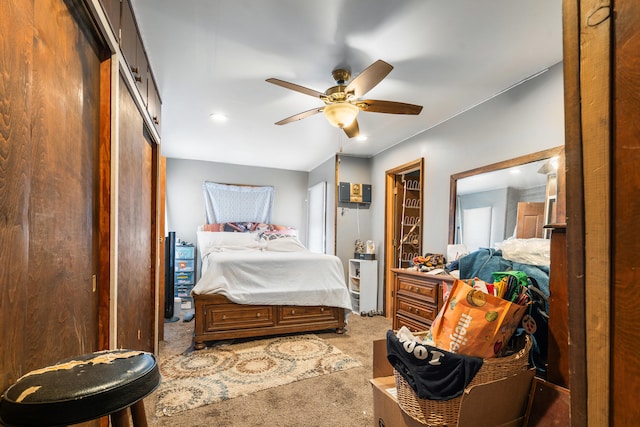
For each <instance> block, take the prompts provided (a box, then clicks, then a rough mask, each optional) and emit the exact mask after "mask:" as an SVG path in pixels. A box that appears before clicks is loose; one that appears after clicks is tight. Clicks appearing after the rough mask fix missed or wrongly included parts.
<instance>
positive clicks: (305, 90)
mask: <svg viewBox="0 0 640 427" xmlns="http://www.w3.org/2000/svg"><path fill="white" fill-rule="evenodd" d="M266 81H268V82H269V83H273V84H274V85H277V86H282V87H284V88H286V89H291V90H295V91H296V92H300V93H304V94H305V95H311V96H313V97H315V98H320V97H322V96H324V93H322V92H318V91H317V90H313V89H309V88H308V87H304V86H300V85H297V84H295V83H289V82H285V81H284V80H280V79H274V78H270V79H267V80H266Z"/></svg>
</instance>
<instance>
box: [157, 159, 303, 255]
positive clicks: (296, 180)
mask: <svg viewBox="0 0 640 427" xmlns="http://www.w3.org/2000/svg"><path fill="white" fill-rule="evenodd" d="M307 179H308V173H306V172H299V171H290V170H284V169H271V168H257V167H251V166H238V165H231V164H225V163H214V162H204V161H200V160H183V159H167V202H166V208H167V231H175V232H176V237H177V238H179V239H182V240H185V241H187V242H190V243H194V244H195V243H196V230H197V228H198V226H200V225H202V224H204V223H205V212H204V196H203V193H202V183H203V182H204V181H213V182H219V183H224V184H247V185H272V186H273V187H275V201H274V203H273V215H272V222H273V223H274V224H281V225H289V226H291V227H295V228H297V229H298V235H299V236H300V240H301V241H302V242H303V243H304V242H305V239H306V212H307V211H306V197H307Z"/></svg>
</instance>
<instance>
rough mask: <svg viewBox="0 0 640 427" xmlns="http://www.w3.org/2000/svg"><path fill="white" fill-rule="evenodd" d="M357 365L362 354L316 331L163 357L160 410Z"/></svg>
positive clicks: (166, 411) (176, 410) (170, 410)
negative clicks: (343, 348) (349, 353)
mask: <svg viewBox="0 0 640 427" xmlns="http://www.w3.org/2000/svg"><path fill="white" fill-rule="evenodd" d="M358 366H362V365H361V363H360V362H359V361H358V360H356V359H354V358H351V357H349V356H347V355H345V354H344V353H342V352H341V351H340V350H338V349H337V348H335V347H333V346H332V345H331V344H329V343H328V342H326V341H324V340H322V339H320V338H318V337H317V336H316V335H313V334H306V335H297V336H286V337H277V338H272V339H265V340H259V341H254V342H251V343H250V347H247V346H246V345H239V344H231V345H222V346H219V347H214V348H209V349H204V350H197V351H192V352H190V353H188V354H180V355H176V356H173V357H171V358H169V359H167V360H165V361H164V362H162V363H160V373H161V374H162V383H161V385H160V387H159V389H158V392H157V393H158V395H157V398H158V400H157V406H156V416H159V417H160V416H171V415H174V414H177V413H179V412H182V411H186V410H188V409H193V408H197V407H200V406H203V405H208V404H211V403H215V402H219V401H222V400H227V399H231V398H234V397H237V396H242V395H247V394H250V393H254V392H256V391H260V390H265V389H268V388H272V387H276V386H280V385H285V384H289V383H292V382H294V381H299V380H303V379H305V378H312V377H317V376H320V375H324V374H330V373H332V372H338V371H344V370H347V369H351V368H355V367H358Z"/></svg>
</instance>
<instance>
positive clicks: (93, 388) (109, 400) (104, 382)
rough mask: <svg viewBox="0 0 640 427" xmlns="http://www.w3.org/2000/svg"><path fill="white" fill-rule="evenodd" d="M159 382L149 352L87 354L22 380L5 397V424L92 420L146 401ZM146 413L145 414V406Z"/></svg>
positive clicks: (0, 406) (0, 411)
mask: <svg viewBox="0 0 640 427" xmlns="http://www.w3.org/2000/svg"><path fill="white" fill-rule="evenodd" d="M160 380H161V377H160V371H159V370H158V365H157V363H156V358H155V357H154V355H153V354H151V353H147V352H143V351H135V350H107V351H99V352H96V353H91V354H84V355H82V356H77V357H73V358H70V359H67V360H63V361H61V362H58V363H56V364H55V365H52V366H48V367H46V368H42V369H37V370H34V371H31V372H29V373H27V374H26V375H24V376H22V377H21V378H20V379H18V381H17V382H16V383H15V384H13V385H12V386H11V387H9V388H8V389H7V390H6V391H5V392H4V394H3V395H2V399H1V400H0V421H2V423H4V424H6V425H7V426H15V427H30V426H34V427H35V426H38V427H44V426H63V425H69V424H77V423H81V422H84V421H89V420H93V419H96V418H100V417H103V416H106V415H110V414H113V413H117V412H119V411H122V410H124V409H126V408H128V407H130V406H132V405H134V404H136V403H137V402H139V401H140V404H142V402H141V400H142V399H143V398H144V397H145V396H147V395H149V394H150V393H151V392H152V391H153V390H155V389H156V387H158V385H159V384H160ZM142 411H143V415H144V406H143V407H142ZM112 421H113V418H112ZM134 422H135V420H134ZM144 423H145V424H146V420H145V422H144ZM134 425H135V424H134Z"/></svg>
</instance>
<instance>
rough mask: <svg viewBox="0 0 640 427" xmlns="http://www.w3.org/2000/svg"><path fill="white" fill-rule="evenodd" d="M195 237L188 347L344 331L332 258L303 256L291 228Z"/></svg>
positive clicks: (240, 227) (339, 280) (227, 227)
mask: <svg viewBox="0 0 640 427" xmlns="http://www.w3.org/2000/svg"><path fill="white" fill-rule="evenodd" d="M197 239H198V240H197V244H198V252H199V254H200V257H201V261H202V267H201V271H202V275H201V277H200V279H199V280H198V282H197V283H196V285H195V287H194V288H193V290H192V292H191V295H192V297H193V300H194V309H195V316H194V319H195V326H194V337H193V341H194V348H195V349H202V348H205V347H206V342H207V341H215V340H222V339H232V338H247V337H260V336H267V335H277V334H286V333H294V332H311V331H319V330H328V329H334V330H335V331H336V332H338V333H343V332H344V330H345V325H346V318H347V315H348V313H350V312H351V308H352V307H351V297H350V295H349V291H348V288H347V285H346V283H345V278H344V270H343V266H342V262H341V261H340V259H339V258H338V257H335V256H333V255H325V254H318V253H313V252H310V251H308V250H307V249H306V248H305V247H304V245H303V244H302V243H301V242H300V240H299V239H298V238H297V236H296V235H295V230H292V229H289V228H287V227H280V226H274V225H271V224H253V223H225V224H219V225H213V226H212V225H209V227H208V228H207V226H205V228H203V229H202V230H200V231H198V233H197Z"/></svg>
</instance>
